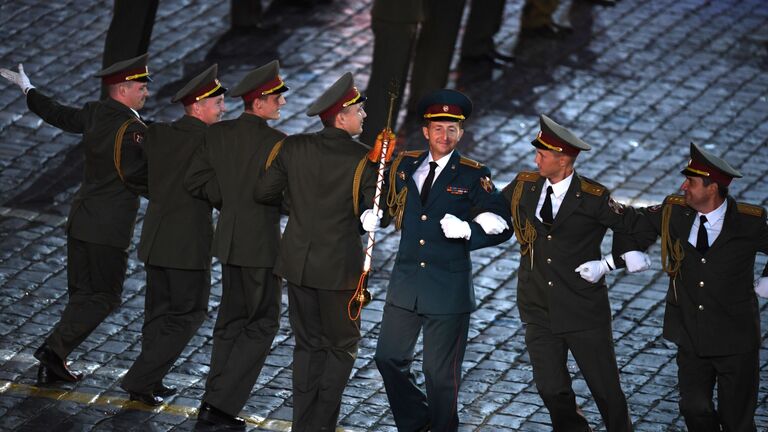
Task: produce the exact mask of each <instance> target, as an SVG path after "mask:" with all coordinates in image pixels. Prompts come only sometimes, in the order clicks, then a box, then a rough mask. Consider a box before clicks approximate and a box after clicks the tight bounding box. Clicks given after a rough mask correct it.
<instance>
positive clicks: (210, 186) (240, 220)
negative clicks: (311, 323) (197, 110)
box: [185, 60, 288, 427]
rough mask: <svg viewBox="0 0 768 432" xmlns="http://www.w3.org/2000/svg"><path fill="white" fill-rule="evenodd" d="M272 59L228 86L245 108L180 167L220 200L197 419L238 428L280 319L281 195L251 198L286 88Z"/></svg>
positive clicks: (201, 191)
mask: <svg viewBox="0 0 768 432" xmlns="http://www.w3.org/2000/svg"><path fill="white" fill-rule="evenodd" d="M278 73H279V65H278V62H277V60H275V61H272V62H271V63H269V64H267V65H264V66H262V67H260V68H258V69H256V70H254V71H252V72H250V73H248V74H246V75H245V77H243V79H242V81H240V83H238V84H237V85H236V86H235V87H234V88H233V89H232V91H231V95H232V96H233V97H242V99H243V104H244V112H243V113H242V114H241V115H240V117H238V118H236V119H233V120H225V121H221V122H218V123H216V124H214V125H212V126H210V127H209V128H208V130H207V131H206V133H205V141H204V143H203V144H202V145H201V146H200V147H198V149H197V151H196V152H195V154H194V156H193V157H192V161H191V162H190V165H189V168H188V170H187V174H186V179H185V186H186V187H187V189H188V190H189V191H190V192H191V193H192V195H193V196H196V197H199V198H203V199H207V200H208V201H209V202H210V203H211V204H213V205H216V206H220V208H221V213H220V214H219V220H218V223H217V225H216V232H215V233H214V236H213V244H212V251H213V256H215V257H217V258H218V259H219V261H220V262H221V265H222V299H221V305H220V306H219V314H218V316H217V318H216V325H215V327H214V330H213V352H212V354H211V369H210V371H209V373H208V379H207V380H206V383H205V394H204V395H203V402H202V404H201V406H200V413H199V414H198V421H202V422H206V423H213V424H219V425H224V426H229V427H244V426H245V422H244V420H243V419H242V418H240V417H238V413H239V412H240V410H241V409H242V408H243V406H244V405H245V403H246V401H248V398H249V397H250V395H251V390H252V389H253V385H254V384H255V383H256V380H257V379H258V377H259V373H260V372H261V368H262V367H263V365H264V359H265V358H266V357H267V354H268V353H269V349H270V346H271V344H272V340H273V339H274V337H275V335H276V334H277V330H278V328H279V323H280V281H279V279H278V278H277V277H276V276H275V275H273V274H272V268H273V266H274V264H275V258H276V257H277V245H278V242H279V241H280V213H279V210H280V207H279V206H280V200H279V199H278V200H275V201H274V202H270V203H264V204H262V203H257V202H254V201H253V191H254V190H255V188H256V184H257V181H258V177H259V173H261V172H263V171H264V166H265V164H266V161H267V159H268V158H269V155H270V153H271V152H272V149H273V148H275V147H276V146H277V145H278V143H280V142H281V141H282V140H283V138H285V134H284V133H282V132H280V131H278V130H276V129H274V128H272V127H270V126H269V125H268V124H267V120H277V119H279V118H280V108H281V107H282V106H283V105H285V97H284V96H283V93H284V92H285V91H287V90H288V87H286V86H285V83H284V82H283V80H282V79H281V78H280V76H279V75H278Z"/></svg>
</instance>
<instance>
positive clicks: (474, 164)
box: [459, 156, 483, 169]
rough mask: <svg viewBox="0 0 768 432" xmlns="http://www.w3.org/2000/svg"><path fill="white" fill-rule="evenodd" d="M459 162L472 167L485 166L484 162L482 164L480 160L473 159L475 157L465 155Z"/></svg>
mask: <svg viewBox="0 0 768 432" xmlns="http://www.w3.org/2000/svg"><path fill="white" fill-rule="evenodd" d="M459 163H460V164H462V165H467V166H471V167H472V168H478V169H479V168H482V167H483V164H481V163H480V162H478V161H476V160H473V159H470V158H465V157H464V156H462V157H461V158H460V159H459Z"/></svg>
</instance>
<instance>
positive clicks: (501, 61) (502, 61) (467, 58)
mask: <svg viewBox="0 0 768 432" xmlns="http://www.w3.org/2000/svg"><path fill="white" fill-rule="evenodd" d="M514 62H515V58H514V57H512V56H509V55H506V54H502V53H500V52H498V51H496V50H493V51H491V52H488V53H484V54H480V55H464V56H461V63H462V64H463V65H464V66H472V65H473V64H478V63H487V64H490V65H492V66H507V65H511V64H514Z"/></svg>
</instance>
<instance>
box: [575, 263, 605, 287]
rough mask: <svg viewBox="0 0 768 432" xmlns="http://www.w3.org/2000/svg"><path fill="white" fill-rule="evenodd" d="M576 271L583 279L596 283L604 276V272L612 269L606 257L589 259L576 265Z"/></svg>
mask: <svg viewBox="0 0 768 432" xmlns="http://www.w3.org/2000/svg"><path fill="white" fill-rule="evenodd" d="M575 271H576V273H578V274H579V275H580V276H581V278H582V279H584V280H585V281H587V282H589V283H595V282H597V281H599V280H600V278H601V277H603V275H604V274H606V273H608V272H609V271H611V268H610V267H609V266H608V262H607V261H606V260H605V259H601V260H595V261H587V262H585V263H584V264H582V265H580V266H578V267H576V270H575Z"/></svg>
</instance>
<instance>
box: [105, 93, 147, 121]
mask: <svg viewBox="0 0 768 432" xmlns="http://www.w3.org/2000/svg"><path fill="white" fill-rule="evenodd" d="M105 104H107V105H108V106H110V107H112V108H114V109H116V110H118V111H122V112H124V113H126V114H128V113H130V114H131V115H133V116H134V117H136V118H137V119H139V120H141V116H140V115H139V113H138V112H136V110H134V109H133V108H131V107H129V106H128V105H125V104H123V103H122V102H118V101H116V100H114V99H112V98H111V97H107V99H106V102H105Z"/></svg>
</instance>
